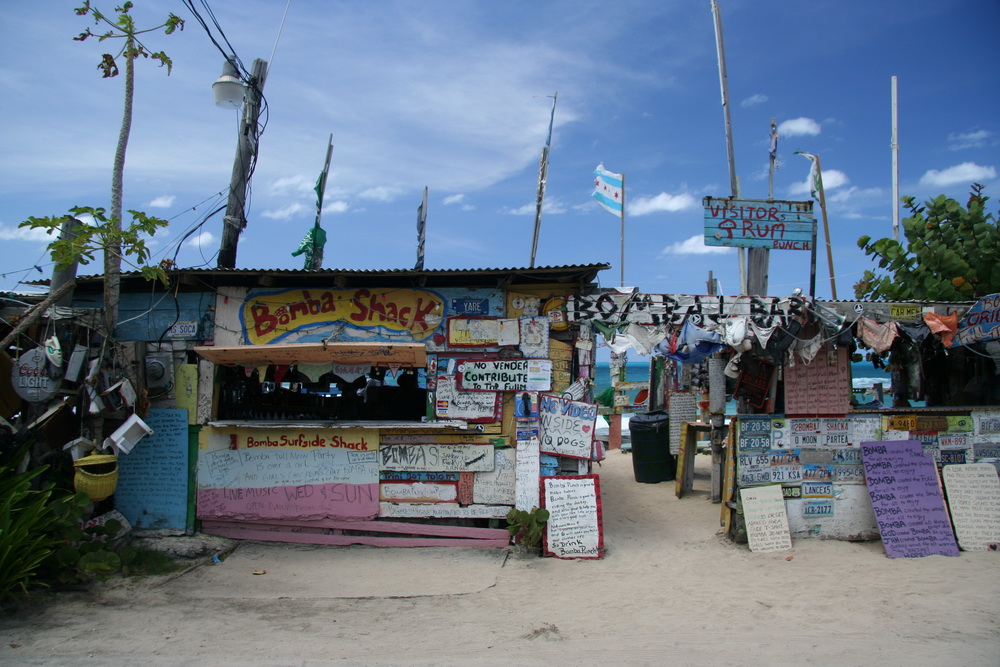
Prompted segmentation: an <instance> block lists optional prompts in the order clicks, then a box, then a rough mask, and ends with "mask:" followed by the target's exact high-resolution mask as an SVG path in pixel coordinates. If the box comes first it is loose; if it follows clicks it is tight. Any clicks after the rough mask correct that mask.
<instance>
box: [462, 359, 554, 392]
mask: <svg viewBox="0 0 1000 667" xmlns="http://www.w3.org/2000/svg"><path fill="white" fill-rule="evenodd" d="M457 376H458V388H459V389H461V390H463V391H548V390H549V389H551V388H552V361H551V360H550V359H506V360H490V359H481V360H465V361H460V362H459V363H458V372H457Z"/></svg>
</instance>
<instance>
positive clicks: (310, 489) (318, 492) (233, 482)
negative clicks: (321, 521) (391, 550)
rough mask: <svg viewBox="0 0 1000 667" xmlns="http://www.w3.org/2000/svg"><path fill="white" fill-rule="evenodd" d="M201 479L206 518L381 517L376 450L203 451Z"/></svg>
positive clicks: (202, 515) (201, 510) (201, 507)
mask: <svg viewBox="0 0 1000 667" xmlns="http://www.w3.org/2000/svg"><path fill="white" fill-rule="evenodd" d="M197 476H198V517H199V518H202V519H205V518H240V519H305V518H309V519H313V518H324V517H327V518H333V519H374V518H375V517H376V516H377V514H378V456H377V452H375V451H354V450H351V449H302V448H292V449H272V448H262V449H220V450H211V451H209V450H202V451H201V452H199V456H198V469H197Z"/></svg>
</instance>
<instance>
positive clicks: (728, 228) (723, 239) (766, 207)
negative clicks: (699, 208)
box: [703, 197, 815, 250]
mask: <svg viewBox="0 0 1000 667" xmlns="http://www.w3.org/2000/svg"><path fill="white" fill-rule="evenodd" d="M703 203H704V206H705V245H711V246H733V247H739V248H771V249H773V250H812V243H813V226H814V224H815V218H814V217H813V212H812V209H813V203H812V202H811V201H779V200H776V199H769V200H761V199H728V198H718V197H705V199H704V200H703Z"/></svg>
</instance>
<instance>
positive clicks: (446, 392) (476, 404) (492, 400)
mask: <svg viewBox="0 0 1000 667" xmlns="http://www.w3.org/2000/svg"><path fill="white" fill-rule="evenodd" d="M498 396H499V394H497V393H496V392H488V391H460V390H459V389H458V387H457V386H456V382H455V378H453V377H450V376H447V375H442V376H440V377H439V378H438V383H437V391H436V393H435V397H434V414H435V416H437V417H438V418H439V419H462V420H465V421H469V422H494V421H498V420H499V418H500V417H499V414H498V405H499V403H498V400H497V398H498Z"/></svg>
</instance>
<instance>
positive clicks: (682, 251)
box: [660, 235, 733, 257]
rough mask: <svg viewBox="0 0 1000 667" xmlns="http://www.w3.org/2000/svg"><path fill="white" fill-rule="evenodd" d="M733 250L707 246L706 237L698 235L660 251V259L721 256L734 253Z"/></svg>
mask: <svg viewBox="0 0 1000 667" xmlns="http://www.w3.org/2000/svg"><path fill="white" fill-rule="evenodd" d="M732 250H733V249H732V248H728V247H725V246H715V245H705V237H704V236H702V235H698V236H692V237H691V238H689V239H686V240H684V241H678V242H677V243H671V244H670V245H668V246H667V247H666V248H664V249H663V250H662V251H660V257H677V256H681V255H720V254H725V253H728V252H732Z"/></svg>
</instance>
